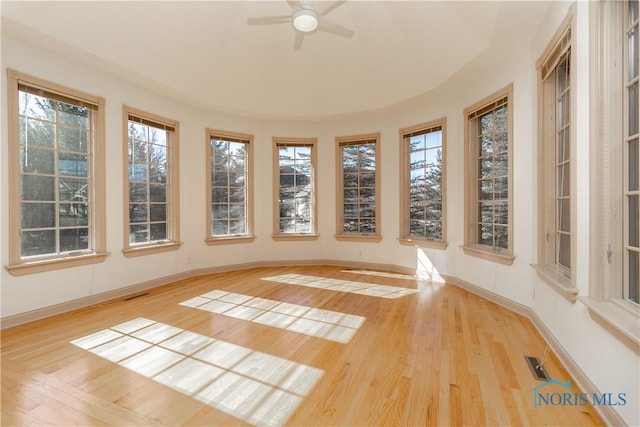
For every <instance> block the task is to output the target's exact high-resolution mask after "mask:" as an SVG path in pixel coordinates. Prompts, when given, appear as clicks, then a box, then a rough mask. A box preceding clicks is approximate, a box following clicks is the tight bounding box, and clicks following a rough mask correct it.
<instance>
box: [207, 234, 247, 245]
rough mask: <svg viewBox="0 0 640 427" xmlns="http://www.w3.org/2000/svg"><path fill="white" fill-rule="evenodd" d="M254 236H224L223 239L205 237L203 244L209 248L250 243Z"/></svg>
mask: <svg viewBox="0 0 640 427" xmlns="http://www.w3.org/2000/svg"><path fill="white" fill-rule="evenodd" d="M255 239H256V236H228V237H227V236H225V237H207V238H206V239H204V242H205V243H206V244H207V245H209V246H215V245H229V244H234V243H251V242H253V241H254V240H255Z"/></svg>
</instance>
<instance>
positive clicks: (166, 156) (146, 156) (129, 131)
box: [123, 106, 180, 256]
mask: <svg viewBox="0 0 640 427" xmlns="http://www.w3.org/2000/svg"><path fill="white" fill-rule="evenodd" d="M123 113H124V117H123V121H124V123H125V127H124V132H125V136H124V141H125V143H124V146H125V179H124V183H125V195H126V196H125V203H124V206H125V214H124V226H125V242H126V244H125V249H124V251H123V252H124V254H125V256H138V255H144V254H149V253H156V252H164V251H169V250H175V249H178V248H179V247H180V227H179V225H180V216H179V209H178V208H179V204H178V176H179V175H178V122H176V121H174V120H169V119H165V118H162V117H159V116H156V115H153V114H149V113H146V112H143V111H140V110H136V109H134V108H131V107H128V106H125V107H123Z"/></svg>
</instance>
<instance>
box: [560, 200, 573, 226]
mask: <svg viewBox="0 0 640 427" xmlns="http://www.w3.org/2000/svg"><path fill="white" fill-rule="evenodd" d="M570 202H571V201H570V199H560V200H558V208H557V209H558V230H560V231H564V232H567V233H569V232H570V228H571V203H570Z"/></svg>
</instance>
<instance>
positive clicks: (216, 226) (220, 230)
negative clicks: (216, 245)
mask: <svg viewBox="0 0 640 427" xmlns="http://www.w3.org/2000/svg"><path fill="white" fill-rule="evenodd" d="M212 227H213V230H212V234H213V235H214V236H223V235H228V234H230V231H229V221H227V220H226V219H224V220H220V219H214V220H213V222H212Z"/></svg>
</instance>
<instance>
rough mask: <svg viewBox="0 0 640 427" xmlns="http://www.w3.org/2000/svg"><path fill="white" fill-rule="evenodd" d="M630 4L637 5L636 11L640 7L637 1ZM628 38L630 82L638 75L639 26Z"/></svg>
mask: <svg viewBox="0 0 640 427" xmlns="http://www.w3.org/2000/svg"><path fill="white" fill-rule="evenodd" d="M629 4H635V8H636V9H637V7H638V2H637V1H630V2H629ZM630 9H631V8H630ZM628 37H629V65H628V68H629V73H628V80H633V79H634V78H635V77H636V76H637V75H638V26H635V27H634V28H633V29H632V30H631V31H630V32H629V36H628Z"/></svg>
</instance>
